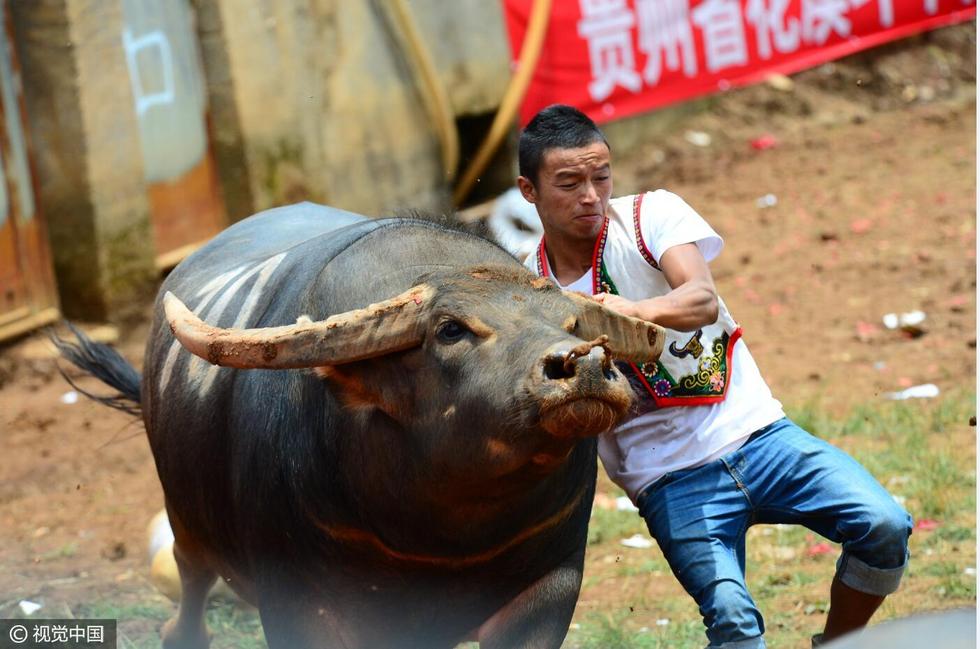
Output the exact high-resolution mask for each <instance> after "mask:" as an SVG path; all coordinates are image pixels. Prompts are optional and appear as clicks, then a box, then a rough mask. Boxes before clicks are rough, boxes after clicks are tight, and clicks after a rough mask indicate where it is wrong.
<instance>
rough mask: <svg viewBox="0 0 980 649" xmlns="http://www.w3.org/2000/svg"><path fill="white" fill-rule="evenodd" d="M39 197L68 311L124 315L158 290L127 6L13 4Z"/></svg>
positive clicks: (83, 0)
mask: <svg viewBox="0 0 980 649" xmlns="http://www.w3.org/2000/svg"><path fill="white" fill-rule="evenodd" d="M10 8H11V18H12V23H13V28H14V35H15V37H14V40H15V44H16V47H17V50H18V54H19V56H20V61H21V73H22V78H23V86H24V101H25V104H26V109H27V115H28V129H29V134H30V137H31V140H32V145H33V151H34V160H35V169H34V171H35V173H36V175H37V181H38V197H37V198H38V202H39V203H40V204H41V206H42V209H43V211H44V214H45V216H46V218H47V221H48V229H49V232H50V237H51V243H52V250H53V254H54V265H55V275H56V279H57V282H58V286H59V294H60V297H61V304H62V308H63V311H64V314H65V315H66V316H67V317H69V318H79V319H92V320H108V319H112V320H117V321H121V320H126V319H128V318H129V317H132V316H134V315H135V313H136V312H138V311H139V310H141V309H142V305H144V304H145V303H146V300H147V297H148V296H151V295H152V293H153V290H152V283H153V279H154V269H153V246H152V238H151V235H150V220H149V207H148V205H147V201H146V193H145V189H144V181H143V169H142V165H141V162H140V159H141V157H140V143H139V142H140V141H139V132H138V126H137V123H136V119H135V115H134V113H133V97H132V94H131V92H130V86H129V83H128V75H127V70H126V61H125V57H124V55H123V51H122V48H121V47H120V35H121V33H122V28H123V21H122V8H121V6H120V5H119V4H118V3H116V2H105V1H103V0H36V1H33V2H13V3H10Z"/></svg>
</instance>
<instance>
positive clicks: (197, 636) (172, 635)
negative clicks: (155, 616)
mask: <svg viewBox="0 0 980 649" xmlns="http://www.w3.org/2000/svg"><path fill="white" fill-rule="evenodd" d="M178 622H179V618H178V617H177V616H174V617H172V618H170V619H169V620H167V621H166V622H165V623H164V625H163V627H162V628H161V629H160V642H161V644H162V646H163V649H208V647H209V646H210V645H211V634H210V633H208V630H207V629H206V628H204V625H203V624H202V625H201V626H199V627H197V628H196V629H187V628H183V627H182V626H181V625H180V624H179V623H178Z"/></svg>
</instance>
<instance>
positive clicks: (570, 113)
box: [517, 104, 609, 183]
mask: <svg viewBox="0 0 980 649" xmlns="http://www.w3.org/2000/svg"><path fill="white" fill-rule="evenodd" d="M594 142H602V143H603V144H605V145H606V147H609V142H607V141H606V136H605V135H603V134H602V131H600V130H599V127H598V126H596V125H595V122H593V121H592V120H591V119H589V117H588V115H586V114H585V113H583V112H582V111H580V110H578V109H577V108H573V107H572V106H566V105H565V104H552V105H550V106H548V107H547V108H543V109H542V110H541V112H539V113H538V114H537V115H535V116H534V117H533V118H532V119H531V121H530V122H528V125H527V126H525V127H524V131H523V132H522V133H521V139H520V143H519V144H518V146H517V164H518V168H519V170H520V174H521V175H522V176H524V177H525V178H527V179H528V180H530V181H531V182H532V183H537V182H538V170H539V169H540V168H541V161H542V160H543V159H544V154H545V152H547V151H548V149H579V148H581V147H584V146H589V145H590V144H592V143H594Z"/></svg>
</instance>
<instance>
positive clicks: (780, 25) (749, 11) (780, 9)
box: [745, 0, 800, 59]
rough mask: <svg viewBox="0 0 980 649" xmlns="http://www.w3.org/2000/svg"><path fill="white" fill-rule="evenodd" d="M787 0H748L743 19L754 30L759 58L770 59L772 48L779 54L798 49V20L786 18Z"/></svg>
mask: <svg viewBox="0 0 980 649" xmlns="http://www.w3.org/2000/svg"><path fill="white" fill-rule="evenodd" d="M788 7H789V0H749V2H748V4H747V5H746V6H745V18H746V19H747V20H748V21H749V24H751V25H752V26H753V27H754V28H755V37H756V49H757V51H758V52H759V58H762V59H769V58H771V57H772V48H773V46H775V48H776V51H777V52H779V53H780V54H787V53H789V52H795V51H796V50H798V49H799V48H800V19H799V18H795V17H787V16H786V9H787V8H788Z"/></svg>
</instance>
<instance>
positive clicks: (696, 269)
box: [592, 243, 718, 331]
mask: <svg viewBox="0 0 980 649" xmlns="http://www.w3.org/2000/svg"><path fill="white" fill-rule="evenodd" d="M660 269H661V270H662V271H663V273H664V277H665V278H666V279H667V283H668V284H670V286H671V289H672V290H671V291H670V292H669V293H667V294H666V295H660V296H658V297H650V298H647V299H645V300H638V301H636V302H634V301H632V300H627V299H626V298H624V297H621V296H619V295H612V294H609V293H597V294H596V295H593V296H592V297H593V299H595V301H596V302H600V303H602V304H603V305H605V306H607V307H609V308H610V309H612V310H613V311H615V312H617V313H619V314H622V315H628V316H632V317H634V318H639V319H640V320H646V321H647V322H652V323H654V324H658V325H660V326H662V327H667V328H668V329H674V330H675V331H694V330H695V329H697V328H698V327H703V326H704V325H708V324H711V323H712V322H714V321H715V320H717V319H718V294H717V293H716V292H715V283H714V280H713V279H712V278H711V271H710V270H708V263H707V262H706V261H705V260H704V256H703V255H702V254H701V251H700V250H699V249H698V247H697V245H696V244H693V243H685V244H681V245H677V246H674V247H672V248H668V249H667V251H666V252H664V254H663V256H662V257H661V258H660Z"/></svg>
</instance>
